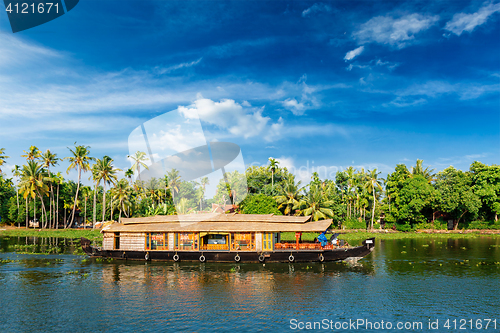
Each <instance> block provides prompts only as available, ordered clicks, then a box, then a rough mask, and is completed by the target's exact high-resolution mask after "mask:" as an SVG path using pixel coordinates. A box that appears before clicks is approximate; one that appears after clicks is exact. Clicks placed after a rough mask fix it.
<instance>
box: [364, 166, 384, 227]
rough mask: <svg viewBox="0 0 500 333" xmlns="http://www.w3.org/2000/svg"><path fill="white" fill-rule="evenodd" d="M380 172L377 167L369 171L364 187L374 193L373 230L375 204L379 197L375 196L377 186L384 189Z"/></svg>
mask: <svg viewBox="0 0 500 333" xmlns="http://www.w3.org/2000/svg"><path fill="white" fill-rule="evenodd" d="M379 174H380V172H377V169H373V170H372V171H368V180H367V181H366V183H365V185H364V187H365V188H366V189H367V190H368V191H372V194H373V209H372V221H371V224H370V229H371V230H373V218H374V216H375V204H376V202H377V198H376V196H375V188H378V189H380V190H381V191H382V185H381V183H380V181H381V179H379V178H378V175H379Z"/></svg>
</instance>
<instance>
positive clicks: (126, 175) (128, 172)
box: [125, 168, 134, 186]
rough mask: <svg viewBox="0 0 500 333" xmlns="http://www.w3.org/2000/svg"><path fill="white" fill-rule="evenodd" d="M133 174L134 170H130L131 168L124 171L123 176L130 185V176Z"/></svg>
mask: <svg viewBox="0 0 500 333" xmlns="http://www.w3.org/2000/svg"><path fill="white" fill-rule="evenodd" d="M133 175H134V170H132V168H130V169H127V171H125V177H127V179H128V181H129V182H130V186H132V176H133Z"/></svg>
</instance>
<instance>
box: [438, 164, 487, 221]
mask: <svg viewBox="0 0 500 333" xmlns="http://www.w3.org/2000/svg"><path fill="white" fill-rule="evenodd" d="M436 188H437V190H438V191H439V193H440V198H439V201H438V202H439V208H440V209H441V211H443V212H445V213H448V214H450V215H451V216H452V217H453V218H454V219H455V220H456V221H457V223H456V226H455V227H457V226H458V223H459V222H460V219H462V217H464V215H465V214H469V215H470V217H472V218H475V217H477V214H478V212H479V208H480V207H481V200H480V199H479V197H478V196H477V195H476V194H475V193H474V191H473V189H472V177H471V174H470V173H466V172H462V171H461V170H457V169H455V168H453V167H451V166H450V167H448V168H446V169H444V170H443V171H441V172H439V173H438V174H437V179H436Z"/></svg>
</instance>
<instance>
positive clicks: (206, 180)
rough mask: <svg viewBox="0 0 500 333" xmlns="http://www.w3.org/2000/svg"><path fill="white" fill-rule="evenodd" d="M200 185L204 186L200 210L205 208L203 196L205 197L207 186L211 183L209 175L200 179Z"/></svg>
mask: <svg viewBox="0 0 500 333" xmlns="http://www.w3.org/2000/svg"><path fill="white" fill-rule="evenodd" d="M200 185H201V187H202V188H203V190H202V192H201V198H200V210H203V198H205V187H206V186H207V185H210V180H209V179H208V177H203V178H202V179H201V180H200Z"/></svg>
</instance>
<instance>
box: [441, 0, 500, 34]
mask: <svg viewBox="0 0 500 333" xmlns="http://www.w3.org/2000/svg"><path fill="white" fill-rule="evenodd" d="M496 12H500V3H496V4H493V3H489V4H487V5H486V2H485V3H484V4H483V6H482V7H481V8H480V9H479V10H478V11H477V12H475V13H472V14H465V13H458V14H455V15H453V19H452V20H451V21H449V22H447V23H446V26H445V27H444V29H445V30H448V31H450V32H452V33H454V34H455V35H457V36H460V35H461V34H462V33H463V32H464V31H467V32H469V33H470V32H472V31H473V30H474V29H475V28H476V27H477V26H480V25H482V24H484V23H485V22H486V21H487V20H488V18H489V17H490V16H491V15H492V14H494V13H496Z"/></svg>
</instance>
